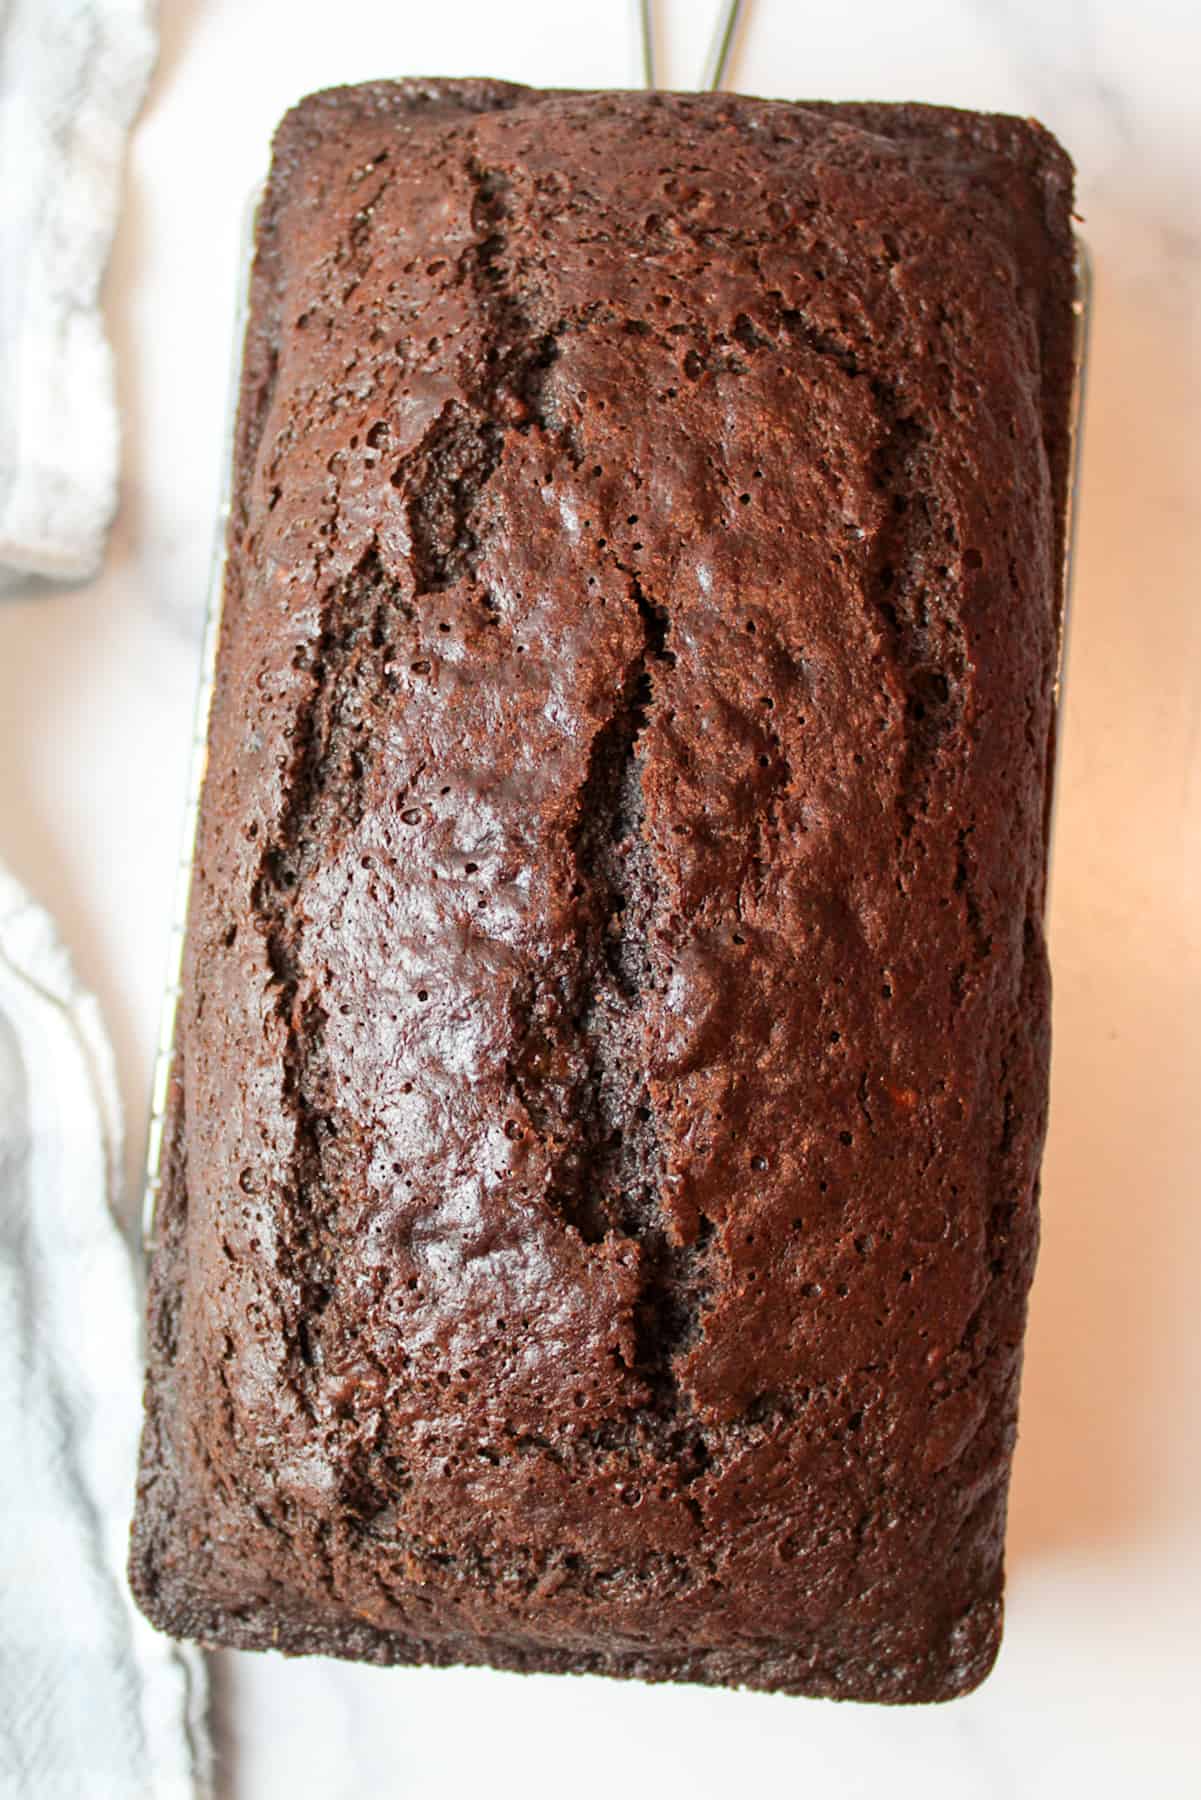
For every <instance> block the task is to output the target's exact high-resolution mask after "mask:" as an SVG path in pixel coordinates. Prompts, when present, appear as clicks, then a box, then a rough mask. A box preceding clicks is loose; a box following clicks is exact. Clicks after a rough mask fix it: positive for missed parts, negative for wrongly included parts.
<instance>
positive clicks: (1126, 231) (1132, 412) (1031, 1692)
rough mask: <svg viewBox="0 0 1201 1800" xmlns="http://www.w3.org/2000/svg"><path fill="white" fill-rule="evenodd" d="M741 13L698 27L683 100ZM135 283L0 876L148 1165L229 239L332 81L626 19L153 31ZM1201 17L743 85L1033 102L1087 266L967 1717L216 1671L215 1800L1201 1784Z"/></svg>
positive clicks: (7, 803)
mask: <svg viewBox="0 0 1201 1800" xmlns="http://www.w3.org/2000/svg"><path fill="white" fill-rule="evenodd" d="M714 10H715V8H714V6H712V5H710V4H709V0H688V3H681V0H677V3H676V4H675V5H674V6H668V7H666V8H665V9H664V11H665V13H666V15H667V19H668V22H669V24H670V27H671V31H670V40H671V41H670V60H669V62H668V65H667V68H666V71H665V74H666V79H667V80H668V81H670V82H674V84H676V85H680V86H687V85H689V84H690V83H691V82H693V81H695V79H696V76H697V72H698V70H699V68H700V66H701V61H702V56H703V53H704V50H705V48H706V43H707V37H708V30H709V22H710V19H711V17H712V14H713V11H714ZM162 25H163V50H162V59H161V64H160V68H159V72H158V75H157V77H156V80H155V82H154V84H153V87H152V90H151V96H150V101H149V104H148V107H147V110H146V112H145V115H144V118H143V122H142V125H141V127H140V129H139V131H138V133H137V135H136V137H135V140H134V145H133V152H132V160H131V167H130V173H129V180H128V184H127V195H126V207H125V214H124V219H123V223H122V227H121V231H120V235H119V237H118V241H117V249H116V255H115V260H114V264H113V268H112V272H111V277H110V281H109V285H108V312H109V318H110V322H111V326H112V330H113V333H114V336H115V339H116V343H117V349H118V353H119V376H120V389H121V398H122V404H123V409H124V414H125V421H126V430H127V445H126V455H125V475H124V487H123V493H124V501H123V507H122V512H121V516H120V519H119V522H118V525H117V528H116V532H115V535H114V540H113V545H112V550H111V554H110V557H109V561H108V566H107V570H106V573H105V575H104V577H103V578H102V580H101V581H99V582H97V583H95V584H93V585H92V586H91V587H89V588H86V589H83V590H80V591H76V592H70V591H67V590H63V591H61V592H60V591H55V590H44V591H42V592H41V593H40V594H38V595H37V596H32V595H30V596H19V597H17V598H16V599H8V600H5V601H2V602H0V771H2V774H3V787H2V789H0V792H2V794H3V801H2V803H0V855H2V856H3V858H4V859H5V861H7V862H8V864H9V865H10V867H11V868H12V869H13V871H14V873H15V874H16V875H17V876H18V877H19V878H20V879H21V880H22V881H24V882H25V883H26V884H27V885H28V886H29V888H30V889H31V890H32V891H33V892H34V893H35V894H36V895H37V896H38V897H39V898H40V899H42V900H43V901H45V902H46V904H47V905H49V906H50V907H51V909H52V910H53V911H54V912H55V913H56V915H57V917H58V919H59V921H60V923H61V925H62V928H63V930H64V933H65V935H66V937H67V939H68V941H69V943H70V944H71V946H72V949H73V950H74V952H75V954H76V956H77V959H78V962H79V966H80V969H81V972H82V974H83V976H84V977H85V979H87V980H88V981H89V982H90V983H91V984H92V985H93V987H94V988H95V989H96V991H97V992H98V993H99V995H100V999H101V1002H102V1005H103V1007H104V1010H105V1014H106V1016H107V1019H108V1022H109V1026H110V1029H111V1031H112V1034H113V1037H114V1039H115V1043H116V1049H117V1057H118V1064H119V1069H120V1076H121V1083H122V1088H123V1093H124V1098H125V1103H126V1107H127V1109H128V1116H129V1121H130V1136H131V1139H132V1140H133V1148H132V1149H131V1167H132V1165H133V1164H134V1163H136V1161H137V1144H138V1141H139V1139H140V1136H141V1130H142V1124H143V1120H144V1117H145V1111H146V1094H147V1090H148V1086H149V1078H150V1064H151V1055H152V1049H153V1045H154V1040H155V1035H156V1020H157V1011H158V997H159V994H158V990H159V987H160V984H161V977H162V967H163V959H164V956H165V951H166V942H167V929H168V919H169V912H170V904H171V894H172V886H173V878H174V863H175V855H176V848H177V836H178V829H179V820H180V814H181V807H182V799H183V792H184V785H185V768H186V754H187V744H188V738H189V726H190V709H191V701H192V693H193V687H194V682H195V675H196V666H197V655H198V642H199V630H200V620H201V606H202V597H203V594H204V589H205V579H206V566H207V561H208V555H209V545H210V536H211V523H212V516H213V511H214V506H215V499H216V488H217V475H218V470H217V464H218V454H219V443H220V433H221V422H222V411H223V403H224V393H225V381H226V368H227V360H228V354H229V318H230V305H231V298H230V297H231V294H232V289H233V282H234V269H235V260H236V246H237V236H238V225H239V219H240V215H241V211H242V205H243V201H244V198H245V195H246V192H247V189H248V188H249V186H250V184H251V182H252V181H253V180H254V179H255V177H256V176H257V175H258V174H259V173H260V171H261V170H262V168H263V166H264V163H265V159H266V146H267V140H268V136H269V133H270V130H271V127H272V125H273V124H274V122H275V120H276V118H277V117H278V115H279V114H280V113H281V112H282V111H283V110H284V108H285V107H286V106H287V105H288V104H289V103H290V102H291V101H292V100H293V99H295V98H296V97H298V96H299V95H300V94H301V93H302V92H304V91H305V90H307V89H310V88H313V87H319V86H324V85H328V84H330V83H333V82H337V81H348V80H356V79H359V78H364V77H368V76H379V75H389V74H401V73H421V74H430V73H433V74H494V75H503V76H509V77H514V78H517V79H522V80H527V81H531V82H534V83H546V84H559V85H574V86H606V85H609V86H612V85H629V84H630V83H631V82H632V81H633V80H634V62H633V52H632V33H631V29H630V15H629V12H628V10H627V8H626V6H625V5H624V4H623V0H607V3H606V0H566V3H564V0H477V3H476V4H468V3H467V0H444V3H443V4H441V5H439V4H431V0H421V3H420V4H416V5H406V4H404V0H392V3H390V4H379V3H378V0H163V18H162ZM1199 67H1201V19H1198V17H1197V16H1196V13H1195V10H1194V7H1193V6H1192V4H1191V0H1189V3H1186V0H1175V3H1172V0H1147V3H1146V4H1143V5H1139V6H1135V5H1134V4H1131V3H1130V0H1094V3H1093V4H1088V3H1087V0H1077V3H1075V4H1066V3H1065V4H1060V3H1059V0H954V3H952V0H944V3H943V4H936V3H935V0H904V3H903V4H898V0H856V3H855V4H853V5H848V4H846V3H845V0H842V3H839V4H835V3H834V0H825V3H819V0H814V3H813V4H805V5H801V4H799V3H797V0H759V4H758V5H755V6H753V9H752V14H751V28H750V31H749V33H748V34H747V38H746V41H745V43H744V46H743V48H742V53H741V55H740V56H739V58H738V61H737V64H736V66H735V68H734V70H733V83H734V85H736V86H738V87H740V88H743V89H745V90H746V91H748V92H759V93H764V94H774V95H781V96H788V97H796V96H801V95H819V96H822V97H829V98H847V97H855V98H864V97H871V98H881V99H887V98H893V99H925V100H934V101H945V102H952V103H960V104H964V105H974V106H982V107H995V108H999V109H1006V110H1011V111H1016V112H1032V113H1037V114H1038V115H1039V116H1041V117H1042V118H1043V120H1044V121H1045V122H1046V123H1047V124H1049V125H1051V126H1052V127H1053V128H1054V129H1055V130H1056V131H1057V132H1058V133H1059V134H1060V135H1061V137H1062V138H1063V139H1064V141H1065V143H1066V144H1067V145H1068V147H1069V148H1070V149H1071V150H1072V152H1073V153H1074V155H1075V157H1076V160H1077V162H1078V165H1079V168H1080V195H1081V198H1080V210H1081V212H1082V213H1083V214H1084V215H1085V221H1086V223H1085V231H1086V233H1087V236H1088V239H1089V241H1090V243H1091V245H1092V247H1093V251H1094V254H1095V257H1096V261H1097V269H1098V282H1097V306H1096V320H1095V331H1094V339H1093V351H1094V354H1093V362H1092V382H1091V390H1090V395H1089V420H1088V424H1089V431H1088V438H1087V447H1086V456H1085V469H1084V493H1083V511H1082V519H1081V526H1082V533H1081V546H1080V556H1079V563H1078V573H1077V606H1076V628H1075V634H1074V640H1073V644H1072V656H1071V670H1070V683H1069V699H1068V707H1067V725H1066V744H1065V755H1064V762H1063V767H1062V784H1061V790H1060V803H1059V823H1058V842H1057V849H1056V869H1055V887H1054V898H1053V906H1052V921H1051V924H1052V931H1051V936H1052V951H1053V955H1054V960H1055V971H1056V1012H1055V1023H1056V1048H1055V1079H1054V1100H1053V1109H1052V1128H1051V1141H1050V1146H1049V1150H1048V1156H1047V1163H1046V1170H1045V1180H1044V1204H1045V1227H1044V1249H1043V1255H1042V1262H1041V1266H1040V1269H1039V1275H1038V1281H1037V1285H1036V1288H1035V1294H1034V1303H1033V1313H1032V1321H1031V1333H1030V1340H1029V1354H1028V1363H1027V1376H1026V1384H1025V1395H1024V1404H1023V1416H1022V1440H1021V1446H1020V1450H1019V1455H1018V1464H1017V1474H1016V1481H1015V1488H1014V1495H1013V1506H1012V1527H1011V1533H1010V1590H1009V1594H1010V1599H1009V1624H1008V1635H1007V1640H1006V1645H1005V1649H1004V1651H1003V1653H1002V1657H1001V1661H1000V1664H999V1666H998V1669H997V1672H996V1673H995V1675H994V1676H993V1677H992V1679H991V1680H990V1681H989V1683H988V1684H987V1686H986V1687H985V1688H984V1689H983V1690H982V1691H981V1692H980V1693H979V1694H977V1695H975V1696H974V1697H972V1698H971V1699H969V1700H966V1701H962V1702H959V1703H958V1704H956V1705H954V1706H952V1707H950V1708H945V1709H941V1710H936V1711H924V1712H923V1711H915V1712H909V1713H887V1712H880V1711H872V1710H870V1709H865V1708H858V1707H848V1708H842V1709H838V1708H835V1707H832V1706H829V1705H824V1704H818V1703H806V1702H798V1701H789V1700H780V1699H774V1700H773V1699H764V1698H751V1697H747V1696H742V1695H725V1694H712V1693H707V1692H702V1691H700V1690H675V1691H672V1690H666V1689H665V1690H660V1691H651V1690H648V1689H645V1688H640V1687H635V1686H630V1687H621V1686H617V1685H606V1684H604V1683H602V1682H599V1681H595V1680H583V1681H581V1680H563V1679H555V1678H549V1677H537V1678H524V1679H523V1678H518V1677H511V1676H495V1675H491V1674H487V1673H455V1674H435V1673H408V1672H401V1671H396V1672H378V1671H373V1670H362V1669H353V1668H345V1667H339V1666H336V1665H333V1664H329V1663H309V1664H303V1665H301V1664H298V1665H287V1664H284V1663H283V1662H281V1661H279V1660H277V1659H271V1658H258V1659H255V1658H250V1657H232V1656H227V1657H223V1658H221V1659H220V1660H219V1661H218V1662H217V1663H216V1664H215V1665H214V1681H215V1690H216V1716H217V1731H218V1746H219V1752H220V1757H221V1768H222V1789H221V1792H222V1795H223V1797H225V1796H228V1800H273V1797H274V1796H277V1795H281V1794H285V1793H287V1794H291V1795H296V1796H298V1797H302V1800H304V1797H307V1796H310V1795H313V1796H316V1795H320V1796H322V1800H342V1797H343V1796H346V1797H349V1796H351V1795H352V1794H353V1795H359V1794H366V1793H376V1794H383V1795H385V1796H393V1795H395V1796H404V1797H406V1800H433V1797H434V1796H439V1797H441V1800H457V1797H458V1796H467V1795H472V1796H474V1795H477V1794H481V1795H487V1796H488V1797H489V1800H508V1797H509V1796H517V1795H521V1796H522V1800H544V1797H545V1800H549V1797H550V1796H551V1795H555V1796H558V1795H559V1794H560V1793H561V1792H562V1791H564V1790H569V1791H570V1792H571V1793H572V1794H573V1796H576V1797H578V1800H589V1797H590V1796H593V1795H597V1796H599V1795H601V1794H605V1795H606V1796H608V1795H611V1794H613V1793H614V1792H619V1793H621V1794H622V1795H623V1796H626V1797H627V1800H641V1797H642V1796H650V1795H652V1794H654V1795H656V1796H662V1795H676V1794H684V1793H687V1794H689V1795H690V1796H693V1797H694V1800H705V1797H707V1796H717V1795H719V1794H720V1795H725V1794H728V1793H729V1792H731V1791H732V1790H735V1791H737V1790H742V1789H759V1788H766V1787H769V1786H770V1787H771V1788H772V1789H773V1790H778V1791H781V1792H786V1793H787V1792H798V1793H806V1794H820V1793H823V1792H829V1793H831V1794H835V1795H838V1796H839V1797H840V1800H856V1797H858V1796H868V1795H876V1794H878V1793H884V1792H887V1793H890V1794H893V1795H897V1796H901V1797H903V1800H908V1797H910V1796H913V1797H916V1796H918V1795H921V1796H922V1797H923V1800H951V1796H955V1800H994V1797H996V1800H1002V1797H1008V1796H1014V1797H1017V1800H1044V1797H1048V1800H1049V1797H1050V1796H1055V1797H1056V1800H1059V1797H1060V1796H1061V1795H1062V1794H1064V1793H1065V1792H1068V1793H1087V1794H1089V1795H1090V1796H1096V1797H1098V1800H1108V1797H1109V1796H1114V1797H1115V1800H1117V1797H1118V1796H1121V1797H1122V1800H1127V1797H1128V1796H1129V1795H1130V1794H1131V1793H1132V1792H1141V1793H1142V1794H1146V1795H1148V1796H1155V1797H1156V1800H1175V1797H1176V1796H1185V1795H1188V1796H1191V1795H1193V1794H1195V1793H1197V1792H1199V1791H1201V1722H1199V1717H1198V1710H1199V1707H1201V1700H1199V1698H1198V1685H1199V1682H1201V1648H1199V1643H1201V1426H1199V1413H1201V1402H1199V1400H1198V1386H1199V1384H1201V1303H1199V1301H1198V1271H1199V1270H1201V1179H1199V1175H1201V1093H1199V1088H1201V923H1199V921H1201V591H1199V587H1201V583H1199V576H1198V571H1199V569H1201V508H1199V507H1198V501H1197V494H1196V488H1197V482H1198V476H1199V475H1201V201H1199V198H1198V196H1199V194H1201V103H1199V101H1198V69H1199Z"/></svg>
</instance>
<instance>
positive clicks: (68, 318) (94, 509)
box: [0, 0, 155, 581]
mask: <svg viewBox="0 0 1201 1800" xmlns="http://www.w3.org/2000/svg"><path fill="white" fill-rule="evenodd" d="M152 11H153V9H152V0H0V569H3V570H5V571H9V572H11V571H17V572H19V573H23V574H34V575H44V576H49V577H51V578H52V579H54V580H60V581H75V580H83V579H86V578H87V577H88V576H90V575H93V574H95V573H96V571H97V569H98V568H99V566H100V561H101V558H102V556H103V554H104V541H105V536H106V534H107V531H108V526H109V521H110V520H111V518H112V515H113V512H114V509H115V507H116V499H117V464H118V431H117V413H116V405H115V401H114V393H113V370H112V356H111V354H110V351H109V347H108V341H107V339H106V338H105V335H104V326H103V322H102V320H101V317H100V310H99V295H100V282H101V278H102V276H103V274H104V268H105V264H106V263H107V261H108V254H109V248H110V246H111V243H112V236H113V228H114V225H115V223H116V216H117V204H118V199H119V193H120V183H121V165H122V159H123V156H124V150H125V138H126V134H127V132H128V130H129V126H130V124H131V122H132V120H133V117H134V114H135V113H136V111H137V109H138V106H139V104H140V102H141V98H142V94H143V92H144V91H145V87H146V81H147V78H148V76H149V73H150V69H151V65H152V63H153V60H154V50H155V34H154V29H153V23H152Z"/></svg>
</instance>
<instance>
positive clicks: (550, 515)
mask: <svg viewBox="0 0 1201 1800" xmlns="http://www.w3.org/2000/svg"><path fill="white" fill-rule="evenodd" d="M1070 204H1071V175H1070V168H1069V165H1068V164H1067V161H1066V159H1065V158H1064V157H1063V155H1062V153H1061V152H1060V151H1059V149H1058V148H1057V146H1056V145H1055V144H1054V143H1053V141H1052V140H1051V139H1050V138H1048V136H1047V135H1046V133H1045V132H1043V131H1042V130H1041V129H1040V128H1039V127H1037V126H1035V125H1032V124H1029V123H1024V122H1022V121H1018V120H1013V119H1005V118H990V117H981V116H979V115H975V114H968V113H957V112H951V111H947V110H942V109H932V108H924V107H893V106H867V105H865V106H825V105H815V106H796V107H793V106H787V105H783V104H780V103H768V102H761V101H753V100H744V99H735V98H731V97H728V96H678V95H677V96H657V95H642V94H638V95H563V94H554V93H548V94H541V93H532V92H529V91H526V90H524V89H520V88H515V87H511V86H506V85H504V84H497V83H487V82H411V83H405V84H399V85H394V84H379V85H373V86H370V87H365V88H356V89H345V90H340V91H337V92H333V93H330V94H324V95H317V96H314V97H313V98H312V99H310V100H307V101H305V102H304V103H303V104H302V105H301V106H300V107H298V108H297V109H296V110H295V111H294V112H293V113H291V114H290V115H289V117H288V118H287V119H286V120H285V122H284V124H283V126H282V127H281V130H280V133H279V136H278V138H277V143H276V154H275V161H274V165H273V170H272V176H271V181H270V185H269V189H268V193H267V196H266V199H265V201H264V205H263V208H262V214H261V218H260V223H259V242H258V257H257V262H256V268H255V275H254V285H253V294H252V307H251V317H250V326H249V330H248V333H247V342H246V354H245V362H244V373H243V388H242V402H241V410H240V414H239V425H238V435H237V445H236V460H235V495H234V509H233V515H232V520H231V527H230V545H229V548H230V555H229V568H228V575H227V582H226V593H225V610H224V617H223V626H222V641H221V652H220V657H219V661H218V674H217V689H216V698H215V702H214V709H213V715H212V725H211V734H210V765H209V774H208V779H207V783H206V787H205V794H204V801H203V807H202V815H201V827H200V836H199V844H198V852H197V860H196V867H195V882H194V890H193V896H192V906H191V916H190V923H189V932H188V940H187V948H186V955H185V971H184V991H183V1000H182V1003H181V1008H180V1014H179V1024H178V1031H177V1042H176V1069H175V1078H174V1082H173V1086H172V1093H171V1118H170V1124H169V1130H168V1134H167V1143H168V1150H167V1163H166V1171H165V1174H166V1179H165V1182H164V1187H163V1198H162V1202H161V1215H160V1220H159V1234H160V1245H159V1248H158V1251H157V1254H156V1256H155V1259H154V1265H153V1269H152V1274H151V1297H150V1356H149V1372H148V1379H147V1391H146V1408H147V1413H146V1418H147V1422H146V1432H145V1438H144V1444H143V1455H142V1467H141V1475H140V1483H139V1498H138V1508H137V1515H136V1518H135V1521H134V1532H133V1552H132V1558H131V1578H132V1582H133V1586H134V1590H135V1593H136V1594H137V1596H138V1599H139V1601H140V1603H141V1605H142V1606H143V1607H144V1609H145V1610H146V1612H147V1614H148V1615H149V1617H150V1618H151V1619H153V1620H154V1622H155V1623H156V1624H158V1625H160V1626H161V1627H163V1628H164V1629H166V1630H169V1631H171V1632H173V1633H175V1634H176V1635H179V1636H191V1637H196V1638H199V1639H200V1640H201V1641H203V1642H206V1643H213V1644H227V1645H235V1646H241V1647H252V1648H254V1647H267V1646H271V1645H277V1646H278V1647H280V1648H281V1649H284V1650H287V1651H290V1652H294V1653H307V1652H320V1653H324V1654H333V1655H339V1656H346V1657H353V1658H360V1659H363V1660H367V1661H372V1662H378V1663H388V1662H398V1663H403V1662H421V1663H434V1664H447V1663H490V1664H492V1665H494V1666H497V1667H504V1668H515V1669H545V1670H574V1671H594V1672H599V1673H605V1674H611V1675H626V1676H637V1677H640V1678H643V1679H646V1680H693V1681H705V1682H719V1683H731V1684H738V1683H745V1684H746V1685H748V1686H751V1687H759V1688H769V1689H780V1690H783V1691H787V1692H793V1693H805V1694H822V1695H830V1696H834V1697H841V1698H855V1699H869V1700H881V1701H914V1700H940V1699H946V1698H949V1697H951V1696H953V1695H955V1694H958V1693H962V1692H965V1691H966V1690H967V1689H969V1688H971V1687H973V1686H974V1685H975V1684H976V1683H977V1682H978V1681H979V1680H980V1679H982V1677H983V1676H984V1675H985V1674H986V1673H987V1671H988V1668H989V1667H990V1666H991V1663H992V1660H993V1657H994V1656H995V1653H996V1647H997V1643H998V1639H999V1633H1000V1621H1001V1580H1002V1546H1003V1535H1004V1512H1005V1495H1006V1488H1007V1481H1008V1471H1009V1462H1010V1455H1011V1451H1012V1446H1013V1439H1014V1430H1015V1418H1016V1400H1017V1384H1018V1375H1019V1368H1020V1355H1021V1339H1022V1330H1023V1324H1024V1317H1025V1304H1026V1293H1027V1288H1028V1285H1029V1280H1030V1275H1031V1271H1032V1267H1033V1261H1034V1256H1035V1250H1036V1243H1037V1209H1036V1182H1037V1169H1038V1158H1039V1153H1040V1148H1041V1143H1042V1136H1043V1129H1044V1122H1045V1110H1046V1071H1047V972H1046V962H1045V955H1044V949H1043V939H1042V927H1041V911H1042V895H1043V882H1044V850H1043V832H1044V794H1045V792H1046V784H1047V775H1048V770H1047V760H1048V759H1047V745H1048V741H1049V733H1050V729H1051V689H1052V680H1053V675H1054V664H1055V647H1056V635H1057V628H1058V619H1059V608H1060V588H1059V576H1060V552H1061V544H1062V532H1063V506H1064V491H1065V482H1066V446H1067V408H1068V390H1069V384H1070V379H1071V354H1072V351H1071V344H1072V337H1071V329H1072V322H1071V308H1070V302H1071V292H1072V254H1071V239H1070V229H1069V215H1070Z"/></svg>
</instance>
